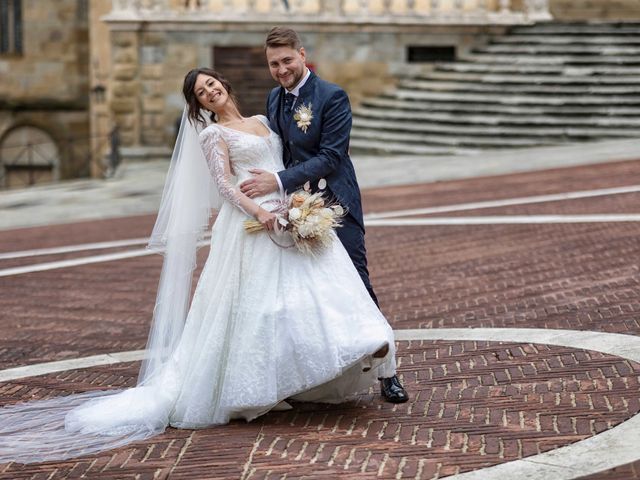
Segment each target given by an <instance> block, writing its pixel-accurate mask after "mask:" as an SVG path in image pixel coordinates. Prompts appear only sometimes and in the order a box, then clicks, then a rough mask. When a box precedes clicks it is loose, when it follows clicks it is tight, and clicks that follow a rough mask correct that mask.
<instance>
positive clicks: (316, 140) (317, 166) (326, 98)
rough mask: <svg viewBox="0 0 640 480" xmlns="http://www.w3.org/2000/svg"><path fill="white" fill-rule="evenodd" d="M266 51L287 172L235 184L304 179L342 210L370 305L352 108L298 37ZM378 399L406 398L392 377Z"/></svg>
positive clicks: (260, 186)
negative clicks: (315, 68) (309, 59)
mask: <svg viewBox="0 0 640 480" xmlns="http://www.w3.org/2000/svg"><path fill="white" fill-rule="evenodd" d="M265 51H266V55H267V62H268V64H269V70H270V71H271V76H272V77H273V79H274V80H275V81H276V82H278V83H279V84H280V87H276V88H274V89H273V90H272V91H271V93H270V95H269V98H268V100H267V116H268V117H269V122H270V123H271V127H272V128H273V130H274V131H275V132H276V133H278V135H280V137H281V138H282V145H283V157H284V158H283V160H284V165H285V167H286V170H282V171H280V172H278V173H277V174H272V173H270V172H266V171H264V170H257V169H256V170H253V171H252V173H253V175H254V176H253V178H252V179H250V180H246V181H245V182H243V183H242V184H241V185H240V189H241V190H242V192H243V193H244V194H245V195H248V196H249V197H252V198H253V197H256V196H260V195H265V194H267V193H270V192H274V191H277V190H280V191H281V192H284V191H286V192H293V191H295V190H298V189H299V188H301V187H302V186H303V185H304V184H305V183H306V182H307V181H309V182H310V184H311V188H312V190H313V191H317V190H324V191H325V192H326V193H327V196H328V198H335V199H336V201H337V202H338V203H339V204H340V205H342V206H343V207H346V209H347V212H348V213H347V215H345V217H344V218H343V219H342V227H341V228H339V229H337V230H336V233H337V234H338V237H339V238H340V241H341V242H342V244H343V245H344V247H345V249H346V250H347V252H348V254H349V256H350V257H351V260H352V261H353V264H354V266H355V267H356V269H357V270H358V273H359V274H360V277H361V278H362V281H363V282H364V285H365V287H366V288H367V290H368V292H369V295H371V298H372V299H373V301H374V302H375V303H376V305H378V299H377V298H376V295H375V293H374V291H373V288H372V287H371V282H370V281H369V271H368V270H367V256H366V250H365V246H364V220H363V218H362V204H361V200H360V188H359V187H358V182H357V180H356V175H355V171H354V169H353V164H352V163H351V159H350V158H349V135H350V133H351V107H350V105H349V98H348V97H347V94H346V93H345V92H344V90H342V89H341V88H340V87H338V86H337V85H334V84H331V83H328V82H325V81H324V80H322V79H320V78H319V77H318V76H317V75H315V74H314V73H313V72H311V71H310V70H309V69H308V68H307V67H306V65H305V51H304V48H303V47H302V43H301V41H300V37H299V36H298V34H297V33H296V32H295V31H294V30H292V29H290V28H284V27H275V28H273V29H271V31H270V32H269V34H268V35H267V39H266V42H265ZM380 386H381V391H382V396H383V397H384V398H385V399H386V400H387V401H389V402H393V403H402V402H406V401H407V400H408V399H409V396H408V395H407V392H406V391H405V389H404V388H403V387H402V385H401V384H400V381H399V380H398V377H397V376H395V375H394V376H393V377H390V378H383V379H381V380H380Z"/></svg>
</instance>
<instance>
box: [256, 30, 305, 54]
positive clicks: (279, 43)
mask: <svg viewBox="0 0 640 480" xmlns="http://www.w3.org/2000/svg"><path fill="white" fill-rule="evenodd" d="M278 47H289V48H293V49H294V50H300V49H301V48H302V41H301V40H300V36H299V35H298V33H297V32H296V31H295V30H293V29H291V28H287V27H273V28H272V29H271V30H269V33H268V34H267V39H266V40H265V42H264V48H265V49H267V48H278Z"/></svg>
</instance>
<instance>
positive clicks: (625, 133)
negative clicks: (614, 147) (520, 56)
mask: <svg viewBox="0 0 640 480" xmlns="http://www.w3.org/2000/svg"><path fill="white" fill-rule="evenodd" d="M353 126H354V131H355V130H358V131H361V130H365V129H366V130H372V131H379V132H390V131H394V132H402V133H403V134H408V135H409V134H410V135H431V134H438V135H451V136H464V137H475V138H476V139H479V138H485V137H490V138H493V137H500V138H502V139H503V140H504V139H506V138H512V139H527V140H529V141H530V140H532V139H536V138H538V139H540V138H541V139H557V140H562V139H567V138H577V139H580V138H605V137H610V138H616V137H617V138H636V137H637V138H639V139H640V132H639V131H638V129H637V128H629V129H621V128H600V127H591V126H575V127H574V126H567V125H563V126H561V127H540V126H536V127H535V128H534V127H531V126H529V127H522V126H513V125H469V124H457V125H454V124H450V123H444V122H442V123H430V122H415V121H410V120H401V119H395V120H393V121H390V119H382V120H378V119H367V118H364V117H356V118H354V122H353Z"/></svg>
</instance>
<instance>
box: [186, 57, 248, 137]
mask: <svg viewBox="0 0 640 480" xmlns="http://www.w3.org/2000/svg"><path fill="white" fill-rule="evenodd" d="M200 74H203V75H208V76H210V77H213V78H215V79H216V80H218V81H219V82H220V83H221V84H222V86H223V87H224V89H225V90H226V91H227V93H228V94H229V98H231V101H233V103H235V104H236V107H238V110H239V109H240V106H239V105H238V99H237V98H236V96H235V94H234V93H233V89H232V88H231V84H230V83H229V81H228V80H227V79H226V78H224V77H223V76H222V75H221V74H220V73H218V72H216V71H215V70H214V69H212V68H207V67H198V68H194V69H193V70H191V71H189V73H187V74H186V75H185V77H184V83H183V84H182V94H183V95H184V99H185V100H186V101H187V106H188V108H189V112H188V114H187V115H188V117H189V120H191V123H192V124H193V125H196V124H197V123H201V124H202V125H206V124H207V121H206V119H205V118H204V116H203V114H202V105H200V102H199V101H198V98H197V97H196V94H195V93H194V91H193V88H194V87H195V85H196V79H197V78H198V75H200ZM211 121H212V122H215V121H216V118H215V114H213V113H212V114H211Z"/></svg>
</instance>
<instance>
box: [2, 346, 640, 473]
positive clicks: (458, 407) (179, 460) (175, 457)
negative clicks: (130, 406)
mask: <svg viewBox="0 0 640 480" xmlns="http://www.w3.org/2000/svg"><path fill="white" fill-rule="evenodd" d="M398 360H399V365H400V372H401V373H402V376H403V379H404V382H405V384H406V386H407V387H408V388H409V389H410V390H411V392H412V399H411V402H409V403H407V404H403V405H400V406H397V407H393V406H391V405H389V404H385V403H383V402H381V401H380V399H379V398H378V396H377V395H375V394H374V393H373V392H372V393H369V394H365V395H361V396H360V397H358V398H357V399H356V400H355V401H352V402H348V403H345V404H343V405H338V406H326V405H324V406H321V405H314V404H301V403H297V404H295V409H294V410H293V411H290V412H285V413H272V414H268V415H266V416H265V417H263V418H261V419H259V420H258V421H256V422H253V423H251V424H247V423H245V422H233V423H232V424H231V425H228V426H222V427H216V428H212V429H207V430H202V431H197V432H195V433H194V432H191V431H188V430H175V429H169V430H168V432H167V433H166V434H165V435H162V436H161V437H158V438H155V439H153V440H152V441H149V442H148V443H144V444H141V445H139V446H137V447H133V448H124V449H120V450H117V451H114V452H109V453H108V454H105V455H102V456H98V457H96V458H92V459H90V460H87V461H80V462H78V461H69V462H64V463H63V464H55V465H52V464H42V465H40V466H37V467H34V466H26V467H23V466H19V465H8V466H7V467H6V469H5V471H4V472H3V473H2V475H0V478H7V479H9V478H11V479H14V478H15V479H19V478H20V479H22V478H24V479H27V478H28V479H36V478H49V477H39V476H38V475H49V474H53V477H50V478H67V477H65V475H67V476H71V475H78V476H79V475H81V474H83V473H84V474H86V475H91V476H90V477H89V478H96V477H98V476H100V477H104V478H111V476H113V475H117V477H116V478H138V477H136V475H140V474H142V475H144V474H149V475H151V477H149V478H153V475H157V476H156V477H155V478H168V477H167V474H168V473H169V472H172V474H171V476H170V478H185V479H186V478H212V473H213V472H215V475H214V476H213V477H217V478H239V477H240V476H242V475H245V478H248V479H259V478H280V477H281V476H282V475H284V474H285V473H286V474H287V478H301V477H303V476H305V475H318V476H327V477H329V478H331V477H332V478H335V477H336V476H338V475H340V474H348V475H349V477H350V478H376V477H381V478H394V477H396V476H398V475H399V476H400V477H401V478H423V479H430V478H438V476H443V475H447V474H452V473H457V472H459V471H465V470H471V469H475V468H479V467H484V466H489V465H493V464H496V463H501V462H504V461H508V460H514V459H517V458H522V457H526V456H530V455H534V454H537V453H540V452H544V451H547V450H550V449H553V448H556V447H558V446H562V445H566V444H568V443H571V442H575V441H577V440H581V439H583V438H586V437H588V436H591V435H593V434H596V433H599V432H601V431H603V430H606V429H608V428H611V427H612V426H614V425H615V424H617V423H619V422H620V421H622V420H625V419H626V418H628V417H629V416H631V415H633V414H635V413H637V412H638V411H639V410H640V398H639V397H640V394H639V393H638V387H639V385H638V375H639V374H640V365H638V364H635V363H632V362H628V361H624V360H621V359H619V358H616V357H612V356H608V355H603V354H599V353H596V352H588V351H582V350H574V349H568V348H561V347H548V346H543V345H522V344H496V343H490V342H470V341H467V342H444V341H438V342H426V341H412V342H401V343H400V345H399V352H398ZM137 366H138V365H137V364H135V363H134V364H121V365H119V366H116V367H113V366H109V367H96V368H92V369H86V370H78V371H70V372H64V373H61V374H56V375H48V376H43V377H38V378H34V379H29V380H28V381H23V382H18V381H16V382H12V383H8V384H5V385H3V386H2V387H0V395H2V398H4V399H5V403H7V402H6V400H9V401H15V400H23V399H29V398H43V397H49V396H57V395H63V394H65V393H68V392H71V391H86V390H94V389H99V388H105V387H106V386H110V387H112V388H120V387H123V386H127V385H133V384H134V383H135V375H136V371H137ZM141 478H145V477H144V476H143V477H141Z"/></svg>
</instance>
